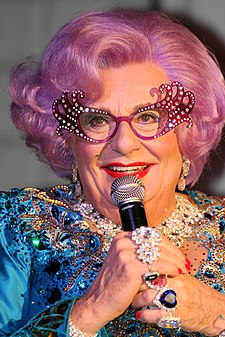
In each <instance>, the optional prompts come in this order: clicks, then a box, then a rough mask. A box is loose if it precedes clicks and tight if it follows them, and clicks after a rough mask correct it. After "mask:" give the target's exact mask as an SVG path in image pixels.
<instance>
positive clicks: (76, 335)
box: [69, 318, 97, 337]
mask: <svg viewBox="0 0 225 337" xmlns="http://www.w3.org/2000/svg"><path fill="white" fill-rule="evenodd" d="M69 334H70V337H96V336H97V334H96V335H91V334H88V333H85V332H82V331H80V330H79V329H77V328H76V327H75V325H74V324H73V322H72V320H71V318H70V319H69Z"/></svg>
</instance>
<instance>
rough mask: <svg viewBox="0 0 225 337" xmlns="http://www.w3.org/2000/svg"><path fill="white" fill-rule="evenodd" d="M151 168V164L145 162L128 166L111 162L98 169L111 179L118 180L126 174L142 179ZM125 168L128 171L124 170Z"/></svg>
mask: <svg viewBox="0 0 225 337" xmlns="http://www.w3.org/2000/svg"><path fill="white" fill-rule="evenodd" d="M152 166H153V164H149V163H146V162H133V163H129V164H123V163H119V162H112V163H107V165H102V166H100V168H101V169H103V170H104V171H105V172H106V173H107V174H109V175H110V176H111V177H113V178H120V177H122V176H125V175H128V174H129V175H133V176H136V177H137V178H143V177H144V176H145V175H146V174H147V173H148V172H149V170H150V168H151V167H152ZM123 168H124V169H123ZM125 168H129V169H127V170H126V169H125Z"/></svg>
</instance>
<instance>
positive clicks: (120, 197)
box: [111, 175, 145, 207]
mask: <svg viewBox="0 0 225 337" xmlns="http://www.w3.org/2000/svg"><path fill="white" fill-rule="evenodd" d="M144 194H145V188H144V186H143V185H142V183H141V180H140V179H138V178H137V177H135V176H131V175H127V176H123V177H120V178H118V179H115V180H114V182H113V183H112V187H111V198H112V200H113V202H114V204H115V205H116V206H117V207H119V206H120V205H121V204H124V203H126V202H129V201H140V202H142V201H143V200H144Z"/></svg>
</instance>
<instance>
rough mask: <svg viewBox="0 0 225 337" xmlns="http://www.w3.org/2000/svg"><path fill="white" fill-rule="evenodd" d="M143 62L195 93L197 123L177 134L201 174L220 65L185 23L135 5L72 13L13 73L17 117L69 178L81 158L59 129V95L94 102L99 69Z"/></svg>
mask: <svg viewBox="0 0 225 337" xmlns="http://www.w3.org/2000/svg"><path fill="white" fill-rule="evenodd" d="M137 62H139V63H140V62H151V63H153V64H155V65H157V66H159V67H160V68H161V69H162V70H163V71H164V72H165V73H166V75H167V77H168V78H169V80H170V82H173V81H179V82H181V83H182V84H183V86H184V88H185V90H190V91H192V92H193V93H194V94H195V98H196V104H195V107H194V109H193V111H192V113H191V118H192V120H193V122H194V126H193V127H192V128H191V129H188V128H186V125H185V123H183V124H182V125H181V126H180V132H179V136H178V137H179V139H178V141H179V145H180V149H181V152H182V154H183V155H185V156H186V157H187V158H188V159H189V160H190V161H191V169H190V173H189V175H188V177H187V182H188V183H189V184H190V183H192V184H194V183H195V182H196V181H197V180H198V178H199V176H200V174H201V172H202V170H203V167H204V165H205V163H206V161H207V159H208V156H209V153H210V151H211V150H212V149H214V148H215V147H216V146H217V145H218V142H219V140H220V137H221V131H222V128H223V125H224V120H225V87H224V79H223V76H222V73H221V71H220V68H219V66H218V64H217V61H216V60H215V58H214V56H213V55H212V54H211V53H210V52H209V50H208V49H207V48H206V47H205V46H204V45H203V44H202V43H201V42H200V40H199V39H198V38H197V37H196V36H195V35H194V34H193V33H191V32H190V31H189V30H188V29H187V28H186V27H184V26H183V25H182V24H180V23H178V22H176V21H175V20H172V19H170V18H169V17H167V16H166V15H165V14H162V13H159V12H156V11H142V10H134V9H117V10H112V11H106V12H93V13H88V14H85V15H82V16H80V17H77V18H74V19H73V20H71V21H70V22H69V23H67V24H66V25H65V26H63V27H62V28H61V29H60V30H59V31H58V32H57V33H56V35H55V36H54V38H53V39H52V40H51V41H50V43H49V45H48V46H47V48H46V50H45V52H44V54H43V57H42V59H41V62H39V63H36V62H34V61H32V60H29V59H28V60H26V61H25V62H24V63H22V64H19V65H17V66H16V67H15V68H14V69H13V71H12V73H11V79H10V92H11V96H12V99H13V102H12V106H11V116H12V120H13V122H14V124H15V126H16V128H17V129H19V130H20V131H21V132H22V133H23V134H24V136H25V139H26V144H27V145H28V146H29V147H31V148H33V149H34V150H35V151H36V153H37V156H38V157H39V158H40V159H41V160H42V161H44V162H46V163H47V164H48V165H49V166H50V167H51V168H52V170H53V171H54V172H55V173H56V174H57V175H58V176H60V177H64V178H68V179H70V178H71V167H72V164H73V163H74V161H75V160H76V158H74V155H73V154H72V153H71V151H70V148H69V146H68V139H69V137H70V136H71V134H70V133H68V132H66V131H65V132H64V134H63V136H62V137H59V136H57V134H56V128H57V125H58V122H57V121H56V120H55V118H54V116H53V114H52V103H53V101H54V100H55V99H56V98H60V95H61V93H62V92H63V91H73V90H83V91H84V92H85V97H86V99H87V102H89V103H90V102H94V101H95V100H97V99H98V98H99V97H100V96H101V95H102V93H103V88H102V84H101V81H100V77H99V70H101V69H108V68H113V67H120V66H123V65H126V64H129V63H137ZM90 146H94V145H92V144H90Z"/></svg>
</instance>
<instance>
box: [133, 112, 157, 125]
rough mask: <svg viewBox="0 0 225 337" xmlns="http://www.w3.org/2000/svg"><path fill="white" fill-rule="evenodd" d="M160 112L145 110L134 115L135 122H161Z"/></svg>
mask: <svg viewBox="0 0 225 337" xmlns="http://www.w3.org/2000/svg"><path fill="white" fill-rule="evenodd" d="M159 117H160V116H159V113H158V112H157V111H143V112H139V113H138V114H136V115H135V117H134V122H135V123H140V124H151V123H156V122H159Z"/></svg>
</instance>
